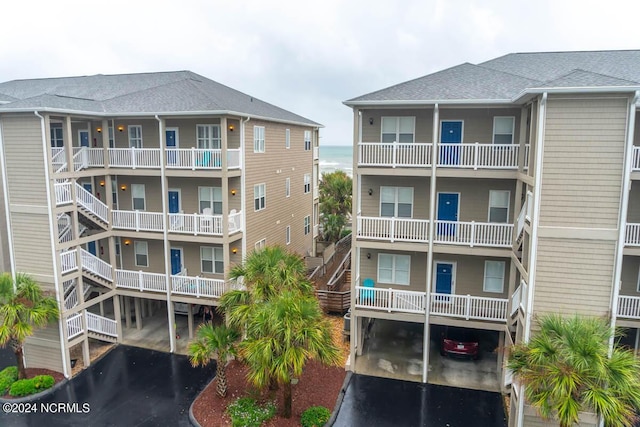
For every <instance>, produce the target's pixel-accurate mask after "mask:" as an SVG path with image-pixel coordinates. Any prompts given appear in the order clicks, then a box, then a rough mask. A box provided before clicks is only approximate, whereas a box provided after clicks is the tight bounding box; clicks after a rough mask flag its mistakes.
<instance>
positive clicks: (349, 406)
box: [334, 375, 507, 427]
mask: <svg viewBox="0 0 640 427" xmlns="http://www.w3.org/2000/svg"><path fill="white" fill-rule="evenodd" d="M506 425H507V421H506V418H505V416H504V410H503V405H502V397H501V395H500V394H499V393H491V392H487V391H478V390H469V389H461V388H456V387H446V386H439V385H433V384H420V383H414V382H407V381H399V380H390V379H385V378H377V377H369V376H363V375H353V377H352V378H351V382H350V383H349V386H348V387H347V390H346V392H345V396H344V400H343V402H342V406H341V408H340V411H339V412H338V416H337V418H336V422H335V423H334V427H371V426H375V427H387V426H388V427H405V426H407V427H417V426H428V427H436V426H437V427H443V426H448V427H468V426H482V427H506Z"/></svg>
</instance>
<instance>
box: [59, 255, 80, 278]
mask: <svg viewBox="0 0 640 427" xmlns="http://www.w3.org/2000/svg"><path fill="white" fill-rule="evenodd" d="M77 252H78V250H77V249H72V250H70V251H66V252H62V253H61V254H60V265H61V270H62V274H65V273H68V272H70V271H75V270H77V269H78V258H77Z"/></svg>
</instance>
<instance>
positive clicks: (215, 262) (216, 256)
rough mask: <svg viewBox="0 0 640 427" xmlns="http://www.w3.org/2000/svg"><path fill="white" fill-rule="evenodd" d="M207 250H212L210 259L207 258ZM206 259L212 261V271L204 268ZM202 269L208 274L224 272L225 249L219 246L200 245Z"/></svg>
mask: <svg viewBox="0 0 640 427" xmlns="http://www.w3.org/2000/svg"><path fill="white" fill-rule="evenodd" d="M205 250H207V251H209V250H210V251H211V258H210V259H209V258H206V259H205V253H204V251H205ZM204 261H209V262H211V271H207V270H205V269H204ZM219 264H220V268H218V266H219ZM200 271H201V272H202V273H206V274H224V250H223V249H222V248H221V247H219V246H200Z"/></svg>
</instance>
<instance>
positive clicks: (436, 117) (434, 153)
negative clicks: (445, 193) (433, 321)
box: [422, 104, 440, 383]
mask: <svg viewBox="0 0 640 427" xmlns="http://www.w3.org/2000/svg"><path fill="white" fill-rule="evenodd" d="M439 123H440V107H439V106H438V104H435V105H434V106H433V135H432V142H433V143H432V145H431V188H430V190H429V194H430V196H429V249H428V252H427V289H426V295H425V313H424V336H423V348H422V352H423V355H422V359H423V360H422V382H423V383H426V382H427V371H428V368H429V343H430V342H431V338H430V337H429V314H430V312H431V287H432V286H433V284H432V283H431V282H432V281H433V279H432V276H433V237H434V233H435V231H434V230H435V224H434V222H435V219H434V218H435V212H436V159H437V158H438V133H439V128H440V127H439V126H438V125H439Z"/></svg>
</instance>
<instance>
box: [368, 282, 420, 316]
mask: <svg viewBox="0 0 640 427" xmlns="http://www.w3.org/2000/svg"><path fill="white" fill-rule="evenodd" d="M426 297H427V294H426V293H425V292H416V291H403V290H398V289H391V288H389V289H381V288H369V287H365V286H356V307H357V308H363V309H368V310H381V311H386V312H388V313H394V312H395V313H415V314H424V313H425V309H426Z"/></svg>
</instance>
